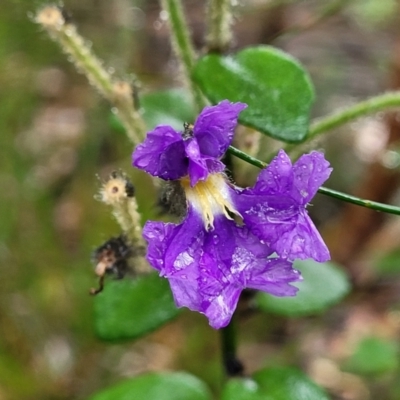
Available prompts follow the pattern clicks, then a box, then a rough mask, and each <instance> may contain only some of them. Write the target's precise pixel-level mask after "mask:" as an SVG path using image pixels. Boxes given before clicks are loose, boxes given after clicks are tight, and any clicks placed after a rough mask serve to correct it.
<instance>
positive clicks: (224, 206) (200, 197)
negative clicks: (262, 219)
mask: <svg viewBox="0 0 400 400" xmlns="http://www.w3.org/2000/svg"><path fill="white" fill-rule="evenodd" d="M181 183H182V187H183V189H184V191H185V194H186V199H187V201H188V202H189V203H190V204H191V205H192V207H193V208H194V209H195V210H196V211H197V212H198V213H199V214H201V215H202V217H203V221H204V225H205V228H206V229H207V230H210V229H211V230H212V229H214V217H215V216H216V215H219V214H223V215H224V216H225V217H226V218H228V219H230V220H233V218H232V214H235V215H238V216H239V217H241V215H240V213H239V212H238V211H237V210H236V209H235V206H234V205H233V203H232V200H231V195H230V189H229V186H228V184H227V182H226V180H225V177H224V175H223V174H210V175H209V176H208V177H207V179H206V180H204V181H199V182H197V184H196V185H195V186H194V187H191V186H190V181H189V179H188V178H187V177H185V178H183V179H182V180H181Z"/></svg>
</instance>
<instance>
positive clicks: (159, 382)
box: [90, 372, 211, 400]
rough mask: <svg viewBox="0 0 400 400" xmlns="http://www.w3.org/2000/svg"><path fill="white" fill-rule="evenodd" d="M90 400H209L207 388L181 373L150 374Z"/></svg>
mask: <svg viewBox="0 0 400 400" xmlns="http://www.w3.org/2000/svg"><path fill="white" fill-rule="evenodd" d="M90 400H211V394H210V392H209V390H208V388H207V386H206V385H205V384H204V383H203V382H202V381H200V380H199V379H198V378H196V377H194V376H192V375H189V374H186V373H182V372H175V373H150V374H145V375H141V376H138V377H137V378H134V379H130V380H128V381H125V382H122V383H120V384H118V385H116V386H113V387H111V388H108V389H105V390H104V391H102V392H100V393H97V394H95V395H94V396H92V397H90Z"/></svg>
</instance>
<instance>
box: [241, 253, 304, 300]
mask: <svg viewBox="0 0 400 400" xmlns="http://www.w3.org/2000/svg"><path fill="white" fill-rule="evenodd" d="M301 280H302V276H301V274H300V272H299V271H297V270H295V269H293V268H292V263H291V262H289V261H287V260H282V259H280V258H270V259H269V260H267V261H266V262H265V264H264V267H263V268H258V269H254V270H252V271H251V273H250V276H249V277H248V280H247V287H248V288H251V289H256V290H261V291H263V292H267V293H270V294H272V295H274V296H280V297H282V296H295V295H296V293H297V291H298V288H297V287H295V286H292V285H290V283H293V282H298V281H301Z"/></svg>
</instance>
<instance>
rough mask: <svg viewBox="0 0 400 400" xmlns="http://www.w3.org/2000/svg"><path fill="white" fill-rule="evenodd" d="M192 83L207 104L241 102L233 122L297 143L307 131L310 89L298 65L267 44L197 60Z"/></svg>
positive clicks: (310, 103)
mask: <svg viewBox="0 0 400 400" xmlns="http://www.w3.org/2000/svg"><path fill="white" fill-rule="evenodd" d="M194 79H195V81H196V82H197V83H198V85H199V86H200V87H201V89H202V90H203V92H204V93H205V95H206V96H207V97H208V98H209V99H210V100H211V101H212V102H213V103H218V102H219V101H221V100H224V99H228V100H230V101H241V102H243V103H246V104H248V106H249V107H248V108H247V109H246V110H244V111H242V113H241V114H240V116H239V122H241V123H242V124H244V125H248V126H251V127H253V128H255V129H257V130H259V131H260V132H262V133H265V134H267V135H270V136H272V137H273V138H275V139H278V140H282V141H285V142H300V141H301V140H303V139H304V137H305V136H306V134H307V132H308V127H309V113H310V108H311V105H312V103H313V101H314V89H313V86H312V83H311V81H310V78H309V77H308V74H307V73H306V71H305V70H304V69H303V67H302V66H301V65H300V63H299V62H298V61H297V60H296V59H294V58H293V57H291V56H290V55H288V54H287V53H284V52H283V51H281V50H278V49H275V48H273V47H269V46H259V47H253V48H247V49H245V50H243V51H241V52H239V53H237V54H236V55H235V56H228V57H223V56H219V55H216V54H210V55H207V56H205V57H203V58H202V59H200V60H199V62H198V63H197V65H196V67H195V70H194Z"/></svg>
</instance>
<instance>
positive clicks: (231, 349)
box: [221, 316, 243, 377]
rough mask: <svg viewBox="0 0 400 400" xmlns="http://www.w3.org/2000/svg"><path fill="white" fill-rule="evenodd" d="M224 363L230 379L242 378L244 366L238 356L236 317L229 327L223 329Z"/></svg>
mask: <svg viewBox="0 0 400 400" xmlns="http://www.w3.org/2000/svg"><path fill="white" fill-rule="evenodd" d="M221 347H222V363H223V365H224V370H225V374H226V375H227V376H228V377H234V376H240V375H241V374H242V373H243V364H242V363H241V361H240V360H239V359H238V358H237V355H236V326H235V317H234V316H233V318H232V319H231V322H230V323H229V325H228V326H226V327H225V328H222V329H221Z"/></svg>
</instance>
